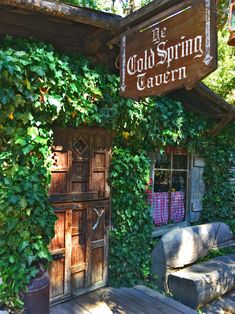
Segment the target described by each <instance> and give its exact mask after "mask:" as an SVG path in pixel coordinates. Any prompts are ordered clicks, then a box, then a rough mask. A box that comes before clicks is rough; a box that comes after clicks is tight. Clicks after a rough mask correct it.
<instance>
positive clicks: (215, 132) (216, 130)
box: [209, 109, 235, 136]
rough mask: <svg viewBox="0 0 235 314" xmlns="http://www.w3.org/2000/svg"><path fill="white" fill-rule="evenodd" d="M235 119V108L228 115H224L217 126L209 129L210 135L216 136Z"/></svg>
mask: <svg viewBox="0 0 235 314" xmlns="http://www.w3.org/2000/svg"><path fill="white" fill-rule="evenodd" d="M234 120H235V109H234V111H231V112H230V113H229V114H228V115H227V116H226V117H224V118H223V119H222V120H220V122H219V123H218V124H216V125H215V127H214V128H213V129H212V130H210V131H209V135H211V136H216V135H218V134H219V132H220V131H221V130H222V129H223V128H224V127H225V126H226V125H227V124H229V123H230V122H232V121H234Z"/></svg>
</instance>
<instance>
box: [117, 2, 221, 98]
mask: <svg viewBox="0 0 235 314" xmlns="http://www.w3.org/2000/svg"><path fill="white" fill-rule="evenodd" d="M213 8H215V0H197V1H196V0H191V1H187V4H182V3H181V4H179V5H177V6H174V7H173V8H172V10H171V11H170V12H169V13H168V15H167V16H164V15H160V16H159V15H157V16H156V17H155V18H154V19H151V20H150V21H149V23H150V24H149V25H147V22H146V23H145V24H142V25H140V26H138V27H136V28H135V29H132V30H130V31H127V32H126V33H125V34H124V35H123V37H122V40H121V57H122V59H121V86H120V94H121V95H122V96H125V97H130V98H138V97H145V96H151V95H161V94H164V93H166V92H168V91H171V90H173V89H177V88H180V87H182V86H185V87H186V88H189V89H190V88H192V87H193V85H194V84H195V83H196V82H197V81H199V80H200V79H201V78H202V77H204V76H205V75H206V74H208V73H210V72H211V71H212V70H214V69H215V68H216V66H217V60H216V44H215V42H216V40H215V38H216V30H215V14H214V9H213ZM212 10H213V13H212V12H211V11H212ZM212 39H214V41H213V40H212Z"/></svg>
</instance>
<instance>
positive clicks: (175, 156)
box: [151, 148, 189, 226]
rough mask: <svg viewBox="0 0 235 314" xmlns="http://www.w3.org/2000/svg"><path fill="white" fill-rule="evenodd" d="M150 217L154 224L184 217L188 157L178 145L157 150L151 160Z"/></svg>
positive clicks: (172, 221) (171, 222)
mask: <svg viewBox="0 0 235 314" xmlns="http://www.w3.org/2000/svg"><path fill="white" fill-rule="evenodd" d="M151 172H152V175H151V176H152V217H153V221H154V224H155V225H156V226H162V225H167V224H176V223H180V222H183V221H185V220H186V209H187V194H188V179H189V156H188V155H187V152H186V151H185V150H183V149H180V148H167V149H166V150H165V152H164V154H160V153H156V154H155V155H154V160H153V163H152V170H151Z"/></svg>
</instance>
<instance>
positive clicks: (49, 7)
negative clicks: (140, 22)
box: [0, 0, 122, 31]
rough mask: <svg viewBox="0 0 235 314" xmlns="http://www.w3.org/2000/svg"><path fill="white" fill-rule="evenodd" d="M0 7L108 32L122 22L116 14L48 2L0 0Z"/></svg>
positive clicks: (39, 0)
mask: <svg viewBox="0 0 235 314" xmlns="http://www.w3.org/2000/svg"><path fill="white" fill-rule="evenodd" d="M0 5H6V6H10V7H15V8H18V9H26V10H31V11H32V10H34V11H37V12H39V13H43V14H48V15H53V16H55V17H60V18H65V19H68V20H70V21H74V22H79V23H83V24H88V25H92V26H95V27H98V28H101V29H106V30H110V31H115V30H117V28H119V26H120V21H121V20H122V17H121V16H119V15H116V14H111V13H106V12H101V11H97V10H92V9H88V8H81V7H75V6H72V5H69V4H65V3H60V2H55V1H50V0H34V1H32V0H0Z"/></svg>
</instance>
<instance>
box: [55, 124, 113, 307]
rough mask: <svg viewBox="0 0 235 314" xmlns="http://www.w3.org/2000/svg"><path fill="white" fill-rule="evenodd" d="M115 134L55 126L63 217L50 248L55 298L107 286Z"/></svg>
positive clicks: (57, 191)
mask: <svg viewBox="0 0 235 314" xmlns="http://www.w3.org/2000/svg"><path fill="white" fill-rule="evenodd" d="M110 148H111V135H110V134H109V133H108V132H107V131H105V130H103V129H96V128H79V129H72V128H67V129H55V130H54V146H53V159H54V165H53V168H52V169H51V175H52V180H51V185H50V192H49V194H50V200H51V202H52V204H53V206H54V208H55V213H56V215H57V217H58V220H57V222H56V224H55V237H54V239H53V240H52V241H51V244H50V251H51V253H52V255H53V262H52V265H51V267H50V280H51V301H52V302H59V301H60V300H64V299H66V298H69V297H70V296H72V295H79V294H82V293H85V292H87V291H90V290H92V289H95V288H98V287H101V286H104V285H105V284H106V281H107V250H108V231H109V223H110V189H109V185H108V182H107V181H108V170H109V162H110Z"/></svg>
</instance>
